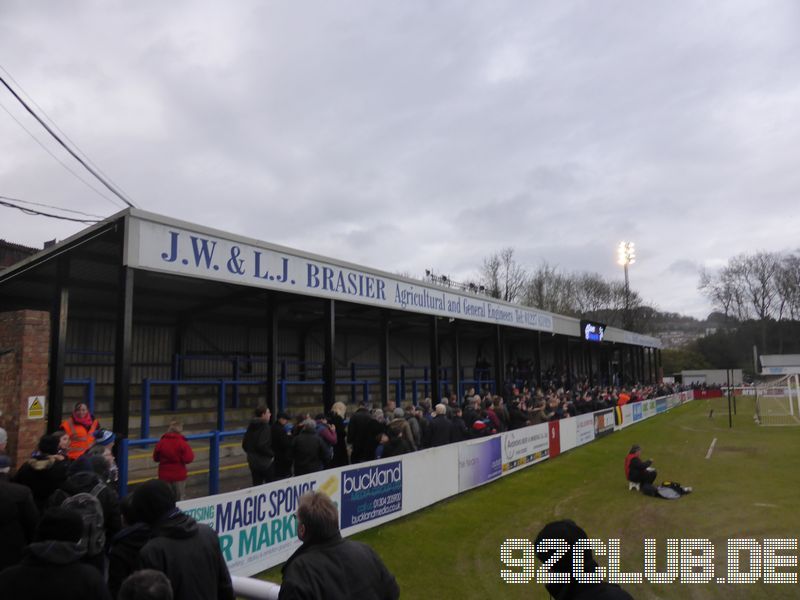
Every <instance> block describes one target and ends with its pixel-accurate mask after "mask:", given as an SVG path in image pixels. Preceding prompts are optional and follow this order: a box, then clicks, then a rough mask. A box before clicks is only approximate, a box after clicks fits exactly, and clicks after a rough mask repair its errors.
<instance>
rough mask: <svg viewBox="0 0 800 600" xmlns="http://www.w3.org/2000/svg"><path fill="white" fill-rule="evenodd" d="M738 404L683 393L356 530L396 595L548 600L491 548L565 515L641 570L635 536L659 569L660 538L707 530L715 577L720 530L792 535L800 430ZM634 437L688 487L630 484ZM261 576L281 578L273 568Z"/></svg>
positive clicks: (633, 588) (643, 587)
mask: <svg viewBox="0 0 800 600" xmlns="http://www.w3.org/2000/svg"><path fill="white" fill-rule="evenodd" d="M737 404H738V414H737V415H735V416H734V417H733V425H734V426H733V428H732V429H729V428H728V414H727V402H726V400H725V399H715V400H711V401H706V400H698V401H694V402H690V403H688V404H686V405H684V406H681V407H678V408H675V409H673V410H672V411H670V412H669V413H666V414H662V415H658V416H656V417H654V418H652V419H649V420H647V421H643V422H641V423H639V424H636V425H633V426H631V427H629V428H627V429H625V430H622V431H620V432H617V433H614V434H613V435H610V436H608V437H606V438H603V439H601V440H598V441H595V442H593V443H591V444H588V445H586V446H582V447H580V448H576V449H574V450H572V451H570V452H568V453H566V454H564V455H561V456H559V457H557V458H555V459H553V460H549V461H545V462H544V463H541V464H539V465H535V466H533V467H530V468H528V469H524V470H522V471H520V472H518V473H515V474H513V475H509V476H507V477H504V478H502V479H501V480H499V481H496V482H495V483H491V484H488V485H485V486H483V487H481V488H478V489H476V490H472V491H470V492H468V493H466V494H462V495H460V496H457V497H455V498H452V499H450V500H446V501H443V502H440V503H438V504H436V505H434V506H431V507H430V508H428V509H425V510H423V511H420V512H418V513H415V514H413V515H410V516H408V517H404V518H402V519H398V520H397V521H394V522H392V523H389V524H386V525H383V526H381V527H378V528H376V529H372V530H369V531H366V532H363V533H360V534H358V535H356V536H354V538H353V539H357V540H360V541H363V542H366V543H368V544H370V545H371V546H372V547H373V548H375V550H377V551H378V553H379V554H380V555H381V556H382V557H383V559H384V561H385V562H386V564H387V566H388V567H389V569H390V570H391V571H392V572H393V573H394V574H395V576H396V577H397V580H398V582H399V584H400V589H401V592H402V597H404V598H459V599H461V598H542V599H544V598H549V595H548V594H547V592H546V591H545V589H544V586H542V585H541V584H537V583H535V582H531V583H528V584H507V583H505V582H504V581H503V580H502V579H501V577H500V570H501V569H503V568H507V567H505V566H504V565H503V564H502V563H501V562H500V552H499V549H500V545H501V544H502V543H503V541H504V540H505V539H507V538H528V539H531V540H533V539H534V538H535V536H536V534H537V533H538V531H539V530H540V528H541V527H542V526H543V525H544V524H545V523H547V522H548V521H551V520H555V519H565V518H570V519H573V520H574V521H576V522H577V523H578V524H579V525H581V526H582V527H583V528H584V529H585V530H586V531H587V533H588V534H589V536H590V537H595V538H600V539H602V540H607V539H609V538H619V539H620V540H621V545H622V570H623V571H633V572H636V571H638V572H642V571H643V557H644V546H643V540H644V538H655V539H656V540H657V543H658V556H659V564H658V566H659V570H663V562H664V548H665V543H666V540H667V539H668V538H708V539H709V540H711V541H712V542H713V543H714V546H715V548H716V552H717V556H716V558H715V564H716V573H715V575H724V574H725V571H726V569H725V560H726V557H725V546H726V541H727V539H728V538H745V537H751V538H756V539H758V540H763V539H764V538H770V537H772V538H794V539H797V538H798V537H800V486H799V485H798V479H799V478H800V428H797V427H782V428H774V427H758V426H757V425H755V424H754V421H753V413H754V406H753V400H752V399H748V398H739V399H738V402H737ZM711 408H713V409H714V416H713V417H712V418H709V416H708V415H709V410H710V409H711ZM714 438H717V442H716V445H715V448H714V451H713V453H712V455H711V458H710V459H706V454H707V452H708V449H709V446H710V444H711V441H712V439H714ZM633 443H638V444H640V445H641V446H642V447H643V458H652V459H653V460H654V467H656V468H657V469H658V480H659V481H661V480H663V479H670V480H674V481H679V482H681V483H682V484H684V485H691V486H693V487H694V490H695V491H694V493H693V494H690V495H688V496H685V497H684V498H682V499H680V500H674V501H668V500H660V499H657V498H650V497H646V496H643V495H642V494H640V493H638V492H636V491H628V487H627V484H626V482H625V478H624V471H623V463H624V458H625V454H626V453H627V451H628V449H629V448H630V446H631V445H632V444H633ZM787 554H789V555H794V556H797V555H798V551H794V552H788V553H787ZM598 562H599V563H600V564H601V565H604V564H606V558H604V557H600V558H599V559H598ZM746 566H747V565H746V564H745V565H743V568H745V569H746ZM784 570H786V571H790V572H795V573H800V567H797V566H795V567H788V568H786V569H784ZM261 577H263V578H265V579H269V580H271V581H276V582H279V581H280V571H279V569H278V568H276V569H271V570H270V571H267V572H265V573H263V574H262V575H261ZM623 587H624V588H625V589H626V590H627V591H628V592H629V593H631V595H633V597H634V598H637V599H649V598H652V599H655V598H659V599H670V598H676V599H677V598H681V599H684V598H691V599H695V598H697V599H701V598H702V599H705V598H724V599H726V600H735V599H739V598H776V599H780V598H787V599H788V598H800V584H795V585H789V584H769V585H767V584H763V583H758V584H754V585H745V584H702V585H693V584H680V583H677V582H676V583H673V584H666V585H665V584H662V585H655V584H649V583H644V584H637V585H626V586H623Z"/></svg>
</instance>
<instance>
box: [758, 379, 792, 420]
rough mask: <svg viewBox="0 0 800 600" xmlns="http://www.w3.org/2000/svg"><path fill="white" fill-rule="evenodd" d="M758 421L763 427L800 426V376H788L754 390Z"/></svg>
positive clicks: (760, 385) (763, 384)
mask: <svg viewBox="0 0 800 600" xmlns="http://www.w3.org/2000/svg"><path fill="white" fill-rule="evenodd" d="M754 393H755V395H756V421H757V422H758V423H760V424H761V425H800V376H798V375H797V374H794V375H786V376H784V377H781V378H780V379H776V380H773V381H769V382H765V383H761V384H759V385H757V386H755V388H754Z"/></svg>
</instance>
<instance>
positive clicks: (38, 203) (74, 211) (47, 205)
mask: <svg viewBox="0 0 800 600" xmlns="http://www.w3.org/2000/svg"><path fill="white" fill-rule="evenodd" d="M0 198H2V199H3V200H8V201H9V202H19V203H21V204H30V205H31V206H41V207H43V208H54V209H56V210H60V211H61V212H68V213H72V214H73V215H83V216H84V217H92V218H95V219H101V220H102V219H105V217H104V216H103V215H95V214H92V213H87V212H83V211H82V210H74V209H72V208H61V207H60V206H53V205H52V204H43V203H41V202H32V201H30V200H21V199H20V198H10V197H8V196H2V195H0Z"/></svg>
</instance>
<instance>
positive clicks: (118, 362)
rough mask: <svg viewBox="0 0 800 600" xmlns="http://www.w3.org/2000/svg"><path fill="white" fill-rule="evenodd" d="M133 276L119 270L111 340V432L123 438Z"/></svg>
mask: <svg viewBox="0 0 800 600" xmlns="http://www.w3.org/2000/svg"><path fill="white" fill-rule="evenodd" d="M134 273H135V272H134V270H133V269H132V268H130V267H126V266H123V267H121V268H120V272H119V299H118V304H117V326H116V331H115V336H114V431H115V432H116V434H117V435H118V436H120V437H124V438H126V437H128V427H129V421H130V412H131V357H132V354H133V352H132V342H133V286H134Z"/></svg>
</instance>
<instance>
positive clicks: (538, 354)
mask: <svg viewBox="0 0 800 600" xmlns="http://www.w3.org/2000/svg"><path fill="white" fill-rule="evenodd" d="M534 362H535V368H536V385H538V386H539V387H542V332H541V331H537V332H536V348H535V354H534Z"/></svg>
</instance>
